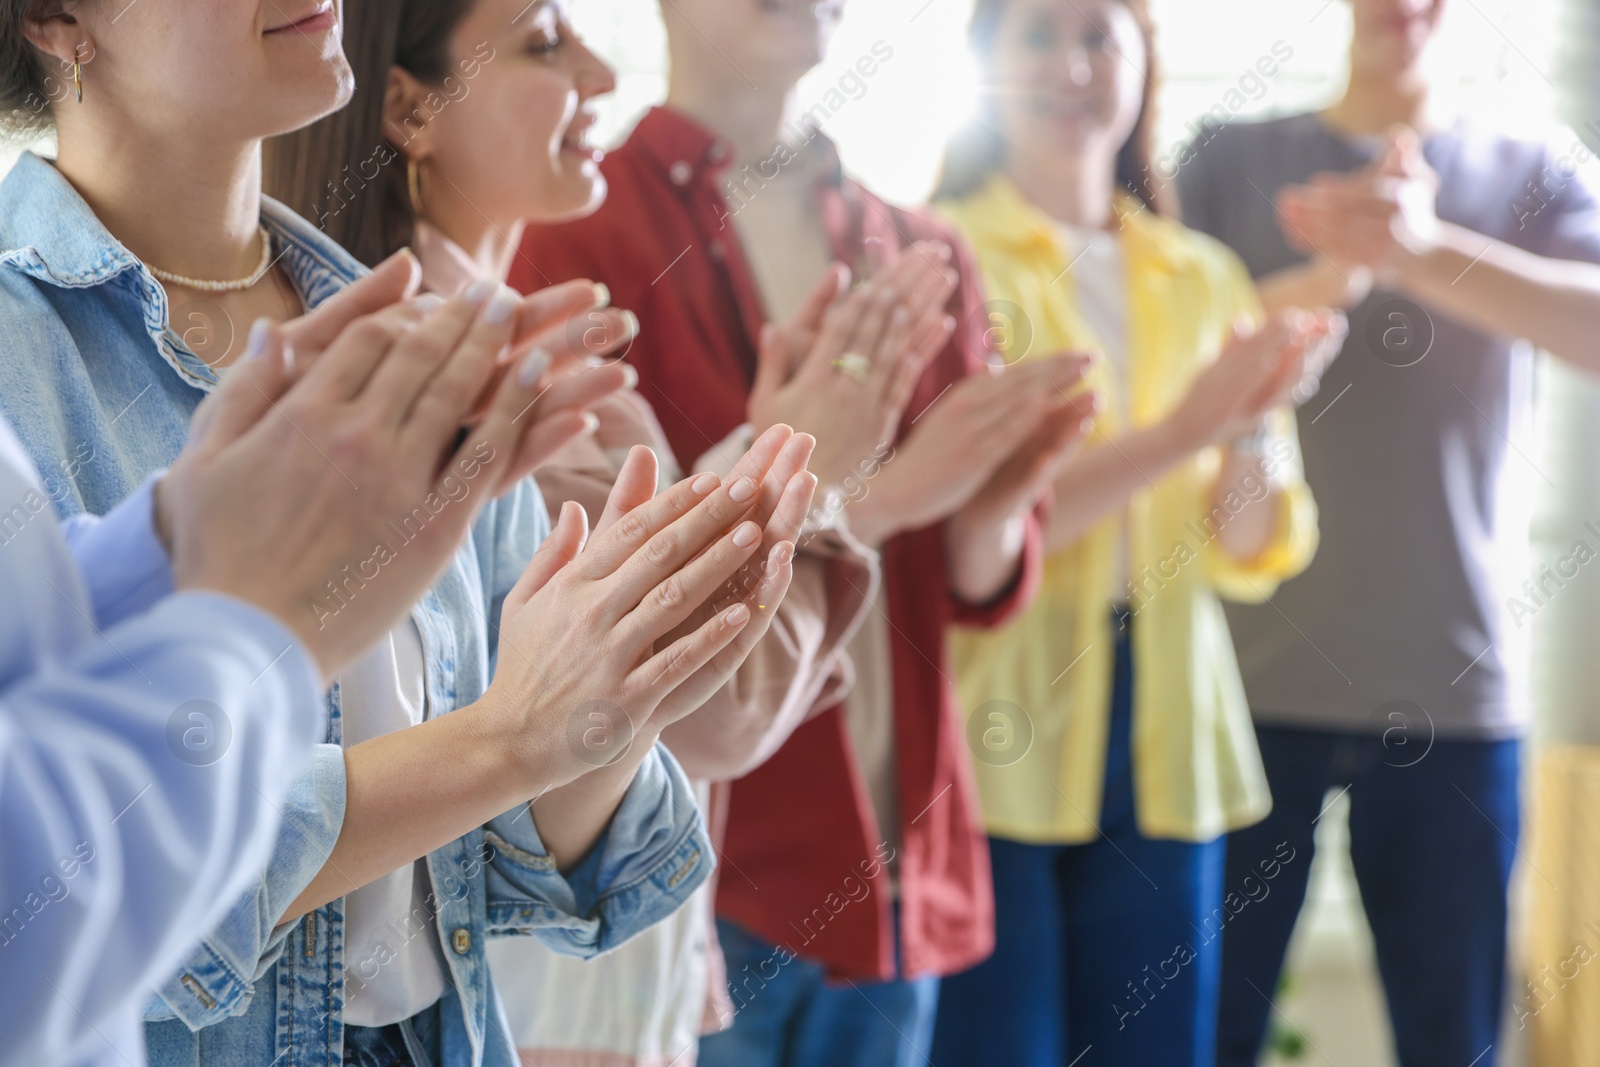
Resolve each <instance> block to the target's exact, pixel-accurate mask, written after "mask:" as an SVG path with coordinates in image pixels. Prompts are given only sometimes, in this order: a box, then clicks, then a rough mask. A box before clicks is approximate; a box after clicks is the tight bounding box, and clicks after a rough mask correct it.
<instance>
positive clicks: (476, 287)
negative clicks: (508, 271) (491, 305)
mask: <svg viewBox="0 0 1600 1067" xmlns="http://www.w3.org/2000/svg"><path fill="white" fill-rule="evenodd" d="M499 288H500V279H499V278H479V279H478V280H477V281H475V282H473V283H472V284H471V285H469V286H467V288H466V291H465V292H463V293H462V294H461V299H463V300H465V301H466V302H467V303H469V304H471V305H472V306H473V307H477V306H478V305H480V304H482V303H483V302H484V301H485V300H487V299H489V298H490V297H491V296H493V295H494V294H495V292H496V291H497V290H499Z"/></svg>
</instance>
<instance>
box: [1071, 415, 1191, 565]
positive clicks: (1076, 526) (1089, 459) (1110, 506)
mask: <svg viewBox="0 0 1600 1067" xmlns="http://www.w3.org/2000/svg"><path fill="white" fill-rule="evenodd" d="M1193 451H1194V446H1192V445H1189V444H1186V443H1185V442H1184V440H1183V439H1182V437H1181V435H1179V434H1178V433H1177V431H1175V430H1174V429H1173V428H1172V426H1171V425H1170V424H1169V423H1157V424H1156V425H1154V426H1150V427H1146V428H1144V429H1139V430H1134V431H1132V432H1131V433H1127V434H1124V435H1122V436H1121V437H1118V438H1117V439H1116V440H1114V441H1113V440H1107V441H1105V442H1104V443H1102V444H1100V445H1099V446H1098V447H1095V448H1090V449H1085V450H1084V452H1083V453H1082V454H1081V455H1080V456H1078V457H1077V458H1076V459H1074V460H1073V461H1072V463H1070V464H1069V465H1068V466H1067V467H1066V469H1065V470H1063V471H1062V472H1061V474H1060V475H1059V476H1058V477H1057V478H1056V481H1055V498H1056V499H1055V507H1054V508H1053V509H1052V511H1051V514H1050V521H1049V524H1048V525H1047V526H1046V528H1045V551H1046V553H1051V552H1055V551H1057V550H1059V549H1062V548H1065V547H1067V546H1068V545H1072V544H1075V543H1077V541H1078V539H1079V538H1081V537H1083V535H1084V534H1086V533H1088V532H1089V530H1090V529H1092V528H1093V527H1094V526H1095V524H1097V523H1099V522H1100V521H1101V520H1102V519H1104V518H1105V517H1106V516H1107V515H1110V514H1113V513H1114V512H1117V511H1119V510H1121V509H1122V508H1123V507H1125V506H1126V505H1127V503H1128V500H1129V499H1130V498H1131V497H1132V496H1133V494H1134V493H1136V492H1138V491H1140V490H1141V489H1148V488H1151V487H1152V486H1154V485H1155V483H1156V482H1157V481H1158V480H1159V479H1160V478H1161V477H1162V476H1163V475H1164V474H1166V473H1167V472H1168V471H1170V470H1171V469H1172V468H1173V467H1175V466H1177V465H1178V464H1179V463H1180V462H1182V461H1183V460H1184V459H1185V458H1186V457H1187V456H1188V455H1189V454H1190V453H1192V452H1193Z"/></svg>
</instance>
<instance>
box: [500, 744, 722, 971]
mask: <svg viewBox="0 0 1600 1067" xmlns="http://www.w3.org/2000/svg"><path fill="white" fill-rule="evenodd" d="M484 839H485V841H486V842H487V844H488V845H489V847H490V849H491V853H490V861H489V868H488V883H487V889H488V901H489V933H490V934H491V935H500V936H515V935H532V936H535V937H537V938H539V939H540V940H541V941H543V942H544V943H545V944H546V945H548V946H549V947H550V948H551V949H553V950H554V951H556V952H560V953H562V954H563V955H568V956H579V957H585V958H587V957H591V956H597V955H599V954H600V953H602V952H608V951H610V950H611V949H614V948H616V947H617V946H618V945H620V944H622V943H623V942H625V941H627V940H628V939H630V938H632V937H633V936H635V935H636V934H638V933H640V932H641V931H643V930H645V929H646V928H648V927H650V926H652V925H654V924H655V923H657V922H660V921H661V920H662V919H664V918H666V917H667V916H668V915H670V914H671V913H672V912H674V911H676V910H677V909H678V908H680V907H682V906H683V904H684V902H685V901H687V900H688V899H689V896H690V894H692V893H693V892H694V891H695V890H696V889H697V888H699V887H700V886H701V885H702V884H703V883H704V882H705V881H706V879H707V878H709V877H710V876H711V871H712V869H713V867H714V866H715V859H714V855H715V854H714V852H713V851H712V847H711V840H710V838H709V837H708V836H707V834H706V826H705V820H704V819H703V818H702V816H701V814H700V808H699V806H698V805H697V804H696V803H695V796H694V790H693V789H692V788H691V787H690V785H689V780H688V778H686V777H685V776H684V773H683V770H682V768H680V767H679V766H678V762H677V760H675V759H673V757H672V754H671V753H670V752H668V751H667V749H666V748H665V747H664V746H662V745H659V744H658V745H656V746H655V747H654V748H653V749H652V750H651V752H650V754H649V755H648V756H646V757H645V759H644V762H643V763H642V764H641V765H640V766H639V770H638V772H637V773H636V774H635V775H634V778H633V784H632V785H631V786H629V788H628V791H627V793H626V794H624V796H623V798H622V803H621V804H620V805H619V806H618V808H617V811H616V814H614V815H613V816H612V818H611V824H610V826H609V827H608V828H607V830H606V834H605V836H604V837H603V838H602V839H601V840H600V842H599V844H597V845H596V846H595V849H594V851H593V852H592V853H591V854H590V856H589V858H588V859H587V860H585V861H584V863H583V864H582V865H580V867H579V869H578V870H576V871H574V872H573V874H572V877H570V878H568V877H565V876H563V875H562V874H561V872H560V871H558V870H557V869H556V864H555V860H554V859H553V858H552V857H551V856H550V855H549V853H548V852H547V851H546V850H545V847H544V842H543V841H541V840H540V839H539V833H538V830H536V829H535V828H534V825H533V819H532V818H531V817H530V816H529V814H528V809H527V807H526V806H520V807H518V808H515V809H513V810H512V811H509V812H506V813H505V814H504V815H501V816H500V817H498V818H496V819H495V820H493V821H492V822H490V823H489V825H488V826H487V827H486V828H485V830H484Z"/></svg>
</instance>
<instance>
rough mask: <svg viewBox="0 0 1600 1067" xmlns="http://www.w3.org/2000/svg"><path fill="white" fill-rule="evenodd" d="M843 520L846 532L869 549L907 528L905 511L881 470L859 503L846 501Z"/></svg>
mask: <svg viewBox="0 0 1600 1067" xmlns="http://www.w3.org/2000/svg"><path fill="white" fill-rule="evenodd" d="M844 518H845V521H846V522H847V523H848V525H849V527H850V532H851V533H852V534H854V535H855V537H856V539H857V540H858V541H860V542H861V543H862V544H864V545H866V546H867V547H869V548H873V549H877V548H881V547H883V544H884V542H885V541H888V540H889V538H891V537H893V536H894V535H895V534H897V533H899V532H901V531H902V530H907V529H911V528H912V527H913V525H915V523H914V522H908V521H907V519H908V509H907V508H906V507H905V506H904V505H903V504H902V503H901V502H900V500H899V498H898V496H897V495H896V494H895V492H894V482H893V480H892V479H891V478H890V476H889V471H888V468H887V467H886V468H884V470H883V471H881V472H880V473H879V475H878V478H877V479H876V481H875V482H874V483H873V484H872V485H871V486H870V487H869V488H868V489H867V492H866V495H864V496H862V497H861V498H860V499H859V500H847V502H846V504H845V507H844Z"/></svg>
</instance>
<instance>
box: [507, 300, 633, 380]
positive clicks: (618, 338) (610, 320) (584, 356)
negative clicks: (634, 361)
mask: <svg viewBox="0 0 1600 1067" xmlns="http://www.w3.org/2000/svg"><path fill="white" fill-rule="evenodd" d="M638 332H639V318H638V316H637V315H635V314H634V313H633V312H631V311H626V310H624V309H622V308H613V307H591V308H589V309H588V310H585V311H581V312H578V313H576V314H571V315H567V316H565V317H564V318H560V319H556V318H551V319H550V320H549V321H547V322H546V323H545V324H544V325H543V326H542V327H540V328H536V329H533V330H532V331H530V332H528V333H527V334H525V335H524V336H520V337H518V338H516V339H515V341H514V342H513V348H512V350H511V355H512V358H513V359H521V358H523V357H524V355H525V354H529V353H532V352H533V351H535V350H537V349H542V350H543V351H544V352H545V353H546V354H547V357H548V358H549V359H550V360H551V362H552V364H554V365H559V364H561V363H566V362H571V361H581V362H582V363H583V364H584V365H586V366H589V367H591V368H592V367H594V366H595V365H596V364H598V363H600V362H602V361H603V360H605V359H606V357H607V356H610V355H613V354H615V353H616V352H618V351H619V350H621V349H624V348H626V347H627V346H628V345H629V344H631V343H632V342H633V339H634V337H635V336H637V335H638Z"/></svg>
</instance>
